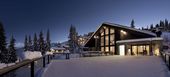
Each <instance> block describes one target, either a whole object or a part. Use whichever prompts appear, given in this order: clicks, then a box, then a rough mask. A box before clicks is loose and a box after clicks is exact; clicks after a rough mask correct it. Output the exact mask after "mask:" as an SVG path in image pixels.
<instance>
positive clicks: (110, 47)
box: [84, 22, 163, 55]
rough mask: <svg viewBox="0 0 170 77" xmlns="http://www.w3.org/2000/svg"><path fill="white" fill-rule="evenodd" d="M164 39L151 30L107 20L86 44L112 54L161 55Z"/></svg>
mask: <svg viewBox="0 0 170 77" xmlns="http://www.w3.org/2000/svg"><path fill="white" fill-rule="evenodd" d="M162 40H163V38H161V37H157V36H156V34H155V33H152V32H149V31H145V30H139V29H135V28H131V27H127V26H123V25H119V24H114V23H108V22H106V23H103V24H102V25H101V26H100V27H99V28H98V29H97V30H96V32H94V33H93V35H92V36H91V37H90V38H89V39H88V40H87V41H86V43H85V45H84V46H85V47H88V48H89V50H90V51H102V52H103V53H105V54H112V55H160V51H161V48H162V47H161V46H162Z"/></svg>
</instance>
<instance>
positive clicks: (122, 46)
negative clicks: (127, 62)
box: [119, 45, 125, 56]
mask: <svg viewBox="0 0 170 77" xmlns="http://www.w3.org/2000/svg"><path fill="white" fill-rule="evenodd" d="M119 53H120V55H122V56H123V55H125V45H120V46H119Z"/></svg>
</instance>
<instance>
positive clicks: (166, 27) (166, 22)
mask: <svg viewBox="0 0 170 77" xmlns="http://www.w3.org/2000/svg"><path fill="white" fill-rule="evenodd" d="M168 25H169V24H168V20H167V19H165V30H166V31H167V30H168Z"/></svg>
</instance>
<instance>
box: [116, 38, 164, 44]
mask: <svg viewBox="0 0 170 77" xmlns="http://www.w3.org/2000/svg"><path fill="white" fill-rule="evenodd" d="M161 40H163V38H161V37H155V38H142V39H131V40H121V41H116V43H128V42H141V41H161Z"/></svg>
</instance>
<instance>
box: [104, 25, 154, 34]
mask: <svg viewBox="0 0 170 77" xmlns="http://www.w3.org/2000/svg"><path fill="white" fill-rule="evenodd" d="M103 24H108V25H111V26H117V27H122V28H126V29H131V30H134V31H138V32H142V33H145V34H150V35H153V36H156V34H154V33H152V32H150V31H147V30H139V29H136V28H131V27H128V26H125V25H120V24H115V23H110V22H104V23H103Z"/></svg>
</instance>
